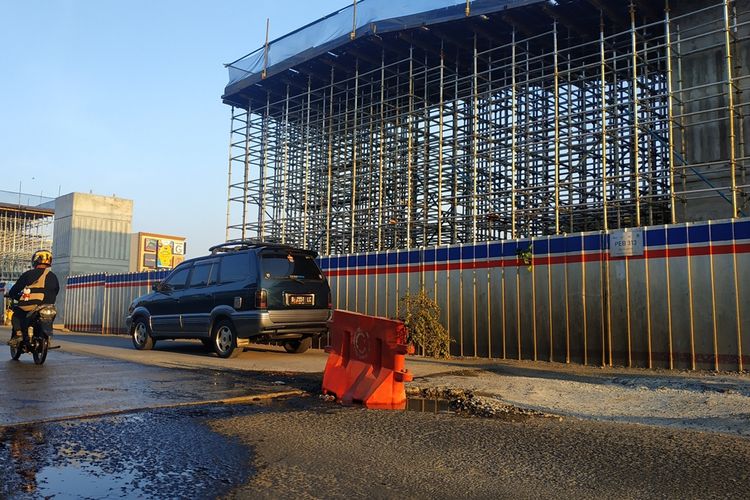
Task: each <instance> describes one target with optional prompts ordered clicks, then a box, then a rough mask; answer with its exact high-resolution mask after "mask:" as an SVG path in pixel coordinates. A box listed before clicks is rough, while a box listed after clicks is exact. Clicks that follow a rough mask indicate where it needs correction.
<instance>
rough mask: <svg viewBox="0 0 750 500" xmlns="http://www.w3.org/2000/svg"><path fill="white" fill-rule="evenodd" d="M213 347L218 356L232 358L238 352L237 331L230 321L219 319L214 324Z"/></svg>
mask: <svg viewBox="0 0 750 500" xmlns="http://www.w3.org/2000/svg"><path fill="white" fill-rule="evenodd" d="M211 340H212V341H213V346H212V347H213V349H214V352H215V353H216V355H217V356H219V357H220V358H233V357H235V356H237V355H238V354H239V353H240V350H239V349H237V332H235V330H234V325H233V324H232V322H231V321H227V320H221V321H219V322H218V323H216V326H214V331H213V335H212V336H211Z"/></svg>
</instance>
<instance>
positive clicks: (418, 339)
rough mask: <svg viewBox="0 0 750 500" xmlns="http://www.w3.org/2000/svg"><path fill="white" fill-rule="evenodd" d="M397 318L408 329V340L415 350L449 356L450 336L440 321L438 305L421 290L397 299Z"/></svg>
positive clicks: (431, 354) (441, 356)
mask: <svg viewBox="0 0 750 500" xmlns="http://www.w3.org/2000/svg"><path fill="white" fill-rule="evenodd" d="M398 319H400V320H401V321H403V322H404V324H405V325H406V328H407V329H408V330H409V337H408V339H407V341H408V342H410V343H411V344H413V345H414V347H415V348H416V349H417V352H421V353H422V354H424V355H425V356H431V357H433V358H449V357H450V354H451V351H450V345H451V338H450V336H449V335H448V332H447V331H446V329H445V328H444V327H443V325H442V324H441V323H440V306H439V305H438V304H437V302H436V301H435V300H433V299H432V298H430V296H429V295H427V293H426V292H425V291H424V290H422V291H420V292H419V293H416V294H409V293H407V294H406V295H404V296H403V297H401V299H400V300H399V314H398Z"/></svg>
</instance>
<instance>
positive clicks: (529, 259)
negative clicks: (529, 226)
mask: <svg viewBox="0 0 750 500" xmlns="http://www.w3.org/2000/svg"><path fill="white" fill-rule="evenodd" d="M531 248H532V247H531V243H529V247H528V248H527V249H525V250H524V249H521V248H519V249H518V250H516V257H518V260H520V261H521V262H523V263H524V264H525V265H526V266H527V269H528V270H529V271H531V268H532V267H534V260H533V259H534V254H533V253H532V250H531Z"/></svg>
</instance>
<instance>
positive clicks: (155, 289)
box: [151, 283, 159, 292]
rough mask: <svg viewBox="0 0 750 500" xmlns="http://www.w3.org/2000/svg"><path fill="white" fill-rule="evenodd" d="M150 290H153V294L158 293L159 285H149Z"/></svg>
mask: <svg viewBox="0 0 750 500" xmlns="http://www.w3.org/2000/svg"><path fill="white" fill-rule="evenodd" d="M151 290H153V291H155V292H156V291H158V290H159V283H154V284H153V285H151Z"/></svg>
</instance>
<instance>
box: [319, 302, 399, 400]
mask: <svg viewBox="0 0 750 500" xmlns="http://www.w3.org/2000/svg"><path fill="white" fill-rule="evenodd" d="M328 329H329V332H330V345H328V346H326V348H325V351H326V352H327V353H328V362H327V363H326V369H325V372H324V373H323V392H324V393H326V394H334V395H335V396H336V397H337V399H339V400H341V401H342V402H344V403H362V404H363V405H364V406H366V407H368V408H390V409H403V408H405V407H406V390H405V389H404V382H409V381H411V380H412V375H411V373H409V372H408V370H406V369H405V368H404V355H405V354H406V353H407V351H408V347H407V345H406V343H405V342H406V327H405V326H404V324H403V323H402V322H401V321H395V320H391V319H386V318H378V317H376V316H366V315H364V314H358V313H353V312H349V311H341V310H338V309H337V310H335V311H334V312H333V316H332V318H331V320H330V321H329V322H328Z"/></svg>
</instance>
